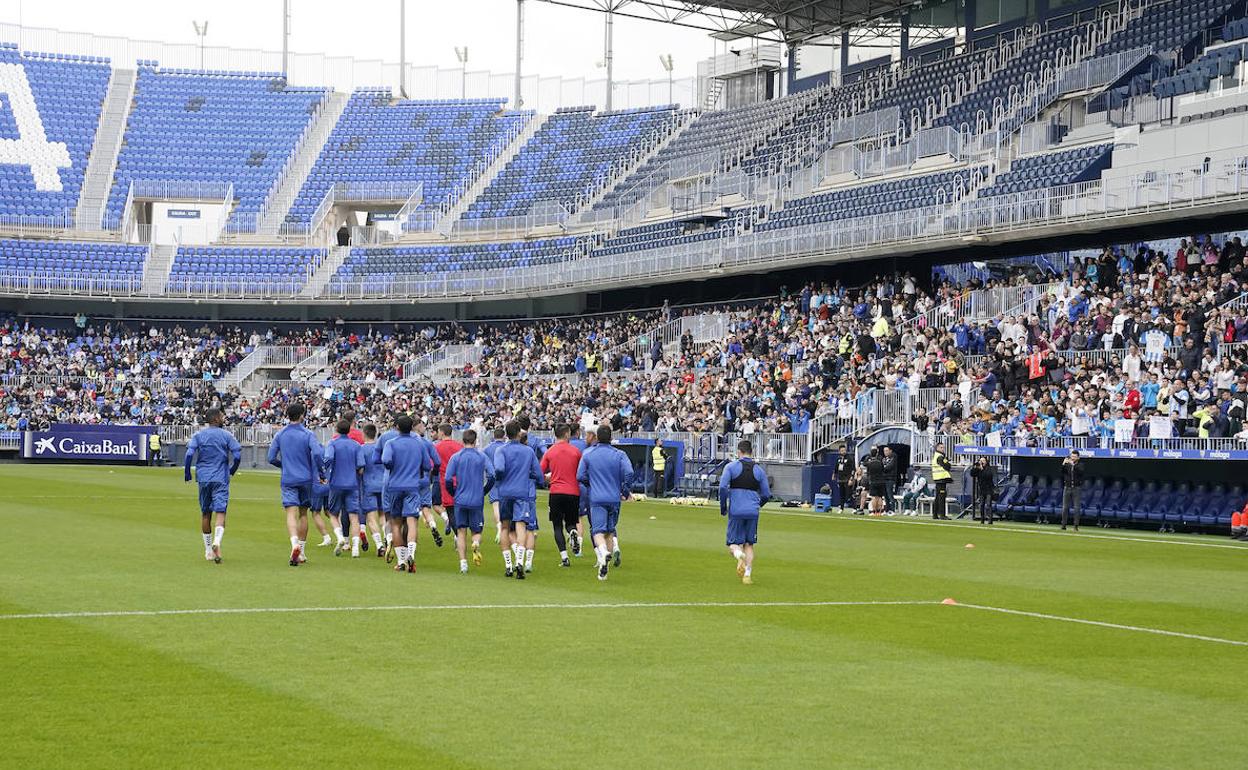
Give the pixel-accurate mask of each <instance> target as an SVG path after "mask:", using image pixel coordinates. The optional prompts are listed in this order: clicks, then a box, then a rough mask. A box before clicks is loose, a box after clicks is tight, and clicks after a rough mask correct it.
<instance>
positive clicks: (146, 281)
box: [142, 243, 178, 294]
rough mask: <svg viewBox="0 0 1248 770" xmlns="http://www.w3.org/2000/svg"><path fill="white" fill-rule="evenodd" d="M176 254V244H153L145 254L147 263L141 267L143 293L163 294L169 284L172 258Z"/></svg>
mask: <svg viewBox="0 0 1248 770" xmlns="http://www.w3.org/2000/svg"><path fill="white" fill-rule="evenodd" d="M177 252H178V247H177V244H173V243H153V244H152V245H151V248H150V249H148V252H147V262H146V263H144V265H143V289H142V290H143V293H144V294H164V293H165V287H166V286H167V285H168V284H169V273H170V271H171V270H173V257H174V255H175V254H177Z"/></svg>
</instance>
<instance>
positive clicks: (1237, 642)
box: [953, 602, 1248, 647]
mask: <svg viewBox="0 0 1248 770" xmlns="http://www.w3.org/2000/svg"><path fill="white" fill-rule="evenodd" d="M953 606H955V607H966V608H968V609H972V610H983V611H985V612H999V613H1002V614H1004V615H1021V616H1022V617H1027V618H1040V619H1041V620H1060V621H1061V622H1063V623H1079V624H1080V625H1085V626H1099V627H1101V628H1113V629H1116V630H1119V631H1138V632H1140V633H1144V634H1157V635H1158V636H1175V637H1179V638H1180V639H1196V640H1198V641H1201V642H1216V643H1218V644H1230V645H1234V646H1236V647H1248V642H1243V641H1240V640H1238V639H1222V638H1220V637H1217V636H1204V635H1202V634H1188V633H1184V632H1182V631H1167V630H1165V629H1163V628H1149V627H1147V626H1129V625H1125V624H1123V623H1109V622H1106V621H1104V620H1087V619H1085V618H1069V617H1066V616H1065V615H1050V614H1048V613H1046V612H1027V611H1026V610H1012V609H1009V608H1007V607H989V606H987V605H983V604H964V603H963V602H958V603H956V604H954V605H953Z"/></svg>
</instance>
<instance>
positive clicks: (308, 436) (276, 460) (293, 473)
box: [268, 404, 321, 567]
mask: <svg viewBox="0 0 1248 770" xmlns="http://www.w3.org/2000/svg"><path fill="white" fill-rule="evenodd" d="M304 412H305V410H304V407H303V404H291V405H290V406H288V407H286V419H288V420H290V424H288V425H287V426H286V427H285V428H282V429H281V430H280V431H278V433H277V435H276V436H274V437H273V443H272V444H271V445H269V456H268V460H269V465H273V466H276V467H278V468H281V469H282V476H281V482H280V483H281V489H282V507H283V508H284V509H286V530H287V532H288V533H289V534H290V566H292V567H298V566H299V565H300V564H301V563H303V562H305V561H307V560H308V557H307V555H306V554H305V553H304V550H305V549H306V547H307V544H308V508H310V507H311V506H312V485H313V484H314V483H315V482H316V479H317V477H318V476H320V467H321V445H320V443H319V442H318V441H317V440H316V436H315V435H314V434H313V433H312V431H310V430H308V429H307V428H306V427H305V426H304V424H303V415H304Z"/></svg>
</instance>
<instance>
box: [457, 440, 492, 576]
mask: <svg viewBox="0 0 1248 770" xmlns="http://www.w3.org/2000/svg"><path fill="white" fill-rule="evenodd" d="M463 444H464V448H463V449H461V450H459V451H458V452H456V453H455V454H453V455H451V459H450V460H449V461H448V462H447V464H446V491H448V492H450V493H451V496H452V497H453V498H454V499H455V508H454V510H453V511H452V515H453V516H454V519H455V548H456V550H458V551H459V571H460V573H461V574H465V573H467V572H468V558H467V551H466V547H467V544H466V542H465V541H466V540H467V536H468V533H469V532H471V533H472V564H473V566H474V567H480V566H481V530H482V529H484V528H485V493H486V492H489V491H490V487H492V486H494V463H492V462H490V458H488V457H486V456H485V453H484V452H482V451H481V450H480V449H477V432H476V431H475V430H473V429H472V428H469V429H468V430H466V431H464V436H463Z"/></svg>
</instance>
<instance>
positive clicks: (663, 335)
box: [606, 313, 728, 369]
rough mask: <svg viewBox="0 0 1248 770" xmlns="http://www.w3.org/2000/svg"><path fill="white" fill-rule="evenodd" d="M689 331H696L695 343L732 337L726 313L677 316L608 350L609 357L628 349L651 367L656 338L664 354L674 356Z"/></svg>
mask: <svg viewBox="0 0 1248 770" xmlns="http://www.w3.org/2000/svg"><path fill="white" fill-rule="evenodd" d="M685 332H689V333H690V334H692V335H693V342H694V344H695V345H699V344H706V343H709V342H718V341H721V340H724V339H726V338H727V337H728V315H727V314H726V313H701V314H698V315H692V316H682V317H680V318H673V319H672V320H670V321H667V322H665V323H662V324H659V325H658V326H656V327H654V328H653V329H649V330H647V331H645V332H642V333H641V334H638V335H637V336H636V337H633V338H632V339H629V340H626V341H625V342H622V343H620V344H619V345H616V346H615V347H613V348H611V349H609V350H608V351H607V352H606V355H607V357H608V358H611V357H612V356H615V355H623V354H624V353H628V354H629V355H631V356H632V357H633V360H634V361H636V362H637V363H638V364H640V366H639V367H638V368H645V369H649V368H650V349H651V347H652V346H653V345H654V341H655V340H656V339H658V340H661V341H662V343H661V344H662V345H663V355H664V356H672V355H675V354H676V353H678V352H679V351H680V338H681V336H683V335H684V333H685Z"/></svg>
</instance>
